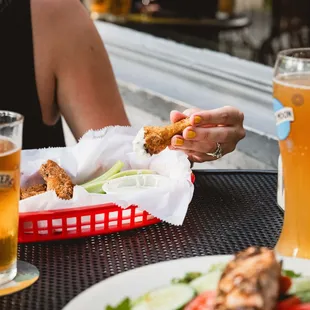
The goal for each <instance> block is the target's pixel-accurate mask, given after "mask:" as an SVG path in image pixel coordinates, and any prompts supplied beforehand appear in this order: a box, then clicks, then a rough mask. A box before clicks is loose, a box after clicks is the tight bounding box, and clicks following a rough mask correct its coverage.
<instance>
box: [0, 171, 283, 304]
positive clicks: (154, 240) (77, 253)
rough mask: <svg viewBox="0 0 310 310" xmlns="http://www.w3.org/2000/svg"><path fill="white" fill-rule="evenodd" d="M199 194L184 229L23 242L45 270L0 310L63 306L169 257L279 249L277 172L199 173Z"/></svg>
mask: <svg viewBox="0 0 310 310" xmlns="http://www.w3.org/2000/svg"><path fill="white" fill-rule="evenodd" d="M195 175H196V182H195V194H194V198H193V200H192V203H191V205H190V207H189V210H188V214H187V216H186V219H185V222H184V224H183V225H182V226H179V227H177V226H172V225H169V224H167V223H159V224H155V225H151V226H148V227H144V228H140V229H135V230H131V231H125V232H121V233H113V234H109V235H101V236H96V237H90V238H83V239H75V240H69V241H61V242H60V241H59V242H45V243H31V244H21V245H20V246H19V258H20V259H21V260H24V261H27V262H30V263H32V264H34V265H36V266H37V267H38V269H39V270H40V279H39V280H38V282H37V283H36V284H34V285H33V286H31V287H30V288H28V289H25V290H24V291H22V292H19V293H15V294H13V295H10V296H6V297H2V298H1V297H0V309H1V310H11V309H12V310H18V309H23V310H24V309H25V310H26V309H27V310H35V309H36V310H43V309H62V308H63V307H64V306H65V305H66V304H67V303H68V302H69V301H70V300H71V299H72V298H74V297H75V296H76V295H78V294H79V293H80V292H82V291H83V290H85V289H87V288H88V287H90V286H91V285H93V284H95V283H97V282H99V281H101V280H103V279H106V278H108V277H110V276H113V275H115V274H118V273H120V272H123V271H126V270H129V269H133V268H136V267H140V266H144V265H148V264H153V263H157V262H160V261H165V260H172V259H178V258H183V257H192V256H200V255H216V254H232V253H234V252H236V251H239V250H242V249H244V248H246V247H248V246H251V245H258V246H267V247H271V248H272V247H274V245H275V243H276V241H277V238H278V236H279V233H280V230H281V225H282V222H283V212H282V211H281V210H280V208H279V207H278V206H277V202H276V188H277V174H276V173H275V172H261V171H256V172H255V171H213V170H211V171H209V172H205V171H195Z"/></svg>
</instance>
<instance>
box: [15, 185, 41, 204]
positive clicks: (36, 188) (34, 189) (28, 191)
mask: <svg viewBox="0 0 310 310" xmlns="http://www.w3.org/2000/svg"><path fill="white" fill-rule="evenodd" d="M45 192H46V184H36V185H33V186H30V187H28V188H21V189H20V199H21V200H22V199H26V198H29V197H32V196H35V195H39V194H43V193H45Z"/></svg>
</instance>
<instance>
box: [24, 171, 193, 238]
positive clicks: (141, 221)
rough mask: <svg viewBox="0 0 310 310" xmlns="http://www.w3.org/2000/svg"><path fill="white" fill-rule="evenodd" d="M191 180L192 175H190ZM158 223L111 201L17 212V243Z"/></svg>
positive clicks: (106, 231) (104, 232)
mask: <svg viewBox="0 0 310 310" xmlns="http://www.w3.org/2000/svg"><path fill="white" fill-rule="evenodd" d="M191 180H192V182H193V183H194V182H195V175H194V174H192V179H191ZM158 222H160V220H159V219H158V218H155V217H154V216H152V215H151V214H149V213H148V212H146V211H141V210H139V208H138V207H137V206H130V207H128V208H126V209H123V208H121V207H119V206H117V205H115V204H113V203H108V204H102V205H97V206H85V207H80V208H72V209H63V210H56V211H43V212H27V213H20V214H19V232H18V241H19V242H20V243H26V242H39V241H50V240H63V239H73V238H81V237H88V236H95V235H102V234H109V233H112V232H117V231H124V230H129V229H134V228H139V227H143V226H148V225H151V224H156V223H158Z"/></svg>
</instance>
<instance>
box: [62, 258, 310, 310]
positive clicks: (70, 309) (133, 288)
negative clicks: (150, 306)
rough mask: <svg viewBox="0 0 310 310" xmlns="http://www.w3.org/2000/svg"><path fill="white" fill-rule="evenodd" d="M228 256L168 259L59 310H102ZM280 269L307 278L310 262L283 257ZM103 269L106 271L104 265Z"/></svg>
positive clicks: (126, 274)
mask: <svg viewBox="0 0 310 310" xmlns="http://www.w3.org/2000/svg"><path fill="white" fill-rule="evenodd" d="M230 259H232V256H202V257H193V258H183V259H178V260H171V261H167V262H162V263H158V264H152V265H149V266H144V267H140V268H136V269H134V270H130V271H126V272H124V273H120V274H118V275H116V276H113V277H111V278H108V279H107V280H104V281H102V282H99V283H97V284H95V285H94V286H92V287H90V288H89V289H87V290H86V291H84V292H82V293H81V294H80V295H78V296H77V297H75V298H74V299H73V300H72V301H71V302H69V303H68V304H67V306H66V307H65V308H64V309H63V310H85V309H90V310H105V307H106V306H107V305H113V306H115V305H117V304H118V303H119V302H121V301H122V300H123V299H124V298H125V297H130V298H137V297H139V296H141V295H143V294H144V293H146V292H148V291H150V290H152V289H155V288H158V287H161V286H164V285H167V284H169V283H171V280H172V279H173V278H181V277H184V276H185V274H186V273H187V272H191V271H194V272H195V271H197V272H206V271H208V269H209V267H210V266H211V265H213V264H217V263H221V262H228V261H229V260H230ZM283 261H284V266H283V267H284V268H285V269H291V270H294V271H295V272H297V273H302V274H303V275H309V276H310V260H303V259H293V258H283ZM107 268H109V267H108V266H107Z"/></svg>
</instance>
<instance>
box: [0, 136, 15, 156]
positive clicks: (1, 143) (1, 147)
mask: <svg viewBox="0 0 310 310" xmlns="http://www.w3.org/2000/svg"><path fill="white" fill-rule="evenodd" d="M17 149H18V148H17V146H16V144H15V143H14V142H13V141H12V140H11V139H10V138H8V137H4V136H0V156H6V155H9V154H11V153H14V152H15V151H16V150H17Z"/></svg>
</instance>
